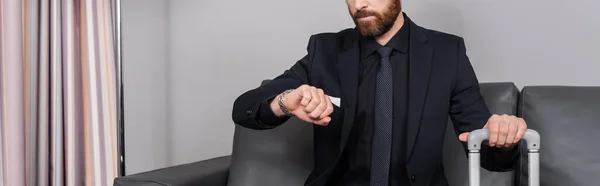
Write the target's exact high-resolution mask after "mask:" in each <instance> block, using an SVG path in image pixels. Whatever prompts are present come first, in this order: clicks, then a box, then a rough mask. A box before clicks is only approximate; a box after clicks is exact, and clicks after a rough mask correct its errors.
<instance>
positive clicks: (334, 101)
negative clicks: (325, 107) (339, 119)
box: [329, 96, 342, 107]
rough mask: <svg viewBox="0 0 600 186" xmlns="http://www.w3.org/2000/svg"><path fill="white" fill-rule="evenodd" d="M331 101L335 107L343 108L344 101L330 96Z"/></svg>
mask: <svg viewBox="0 0 600 186" xmlns="http://www.w3.org/2000/svg"><path fill="white" fill-rule="evenodd" d="M329 99H330V100H331V103H333V104H334V105H335V106H338V107H342V99H340V98H336V97H333V96H329Z"/></svg>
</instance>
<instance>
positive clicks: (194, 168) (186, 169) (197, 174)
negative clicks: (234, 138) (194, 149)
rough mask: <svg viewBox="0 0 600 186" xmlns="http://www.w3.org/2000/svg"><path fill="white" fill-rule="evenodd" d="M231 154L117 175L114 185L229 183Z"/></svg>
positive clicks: (184, 185) (220, 185)
mask: <svg viewBox="0 0 600 186" xmlns="http://www.w3.org/2000/svg"><path fill="white" fill-rule="evenodd" d="M230 162H231V157H230V156H222V157H217V158H212V159H208V160H203V161H197V162H193V163H187V164H182V165H176V166H172V167H166V168H161V169H156V170H152V171H147V172H142V173H138V174H133V175H128V176H124V177H117V178H115V180H114V183H113V186H188V185H213V186H225V185H227V175H228V168H229V165H230Z"/></svg>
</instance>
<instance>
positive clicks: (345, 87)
mask: <svg viewBox="0 0 600 186" xmlns="http://www.w3.org/2000/svg"><path fill="white" fill-rule="evenodd" d="M342 40H343V42H344V43H343V48H342V50H341V51H340V52H339V53H338V56H337V62H336V65H337V69H338V78H339V82H340V87H341V92H342V96H343V97H342V106H343V107H344V110H345V113H344V121H343V124H342V131H341V132H342V133H341V141H340V149H339V152H340V154H341V153H342V151H343V149H344V147H345V146H346V143H347V142H348V137H349V136H350V131H351V129H352V126H353V125H354V115H355V112H354V111H355V110H356V109H355V108H356V103H357V94H358V65H359V61H360V55H359V47H358V33H357V32H351V33H350V34H348V35H347V37H346V38H343V39H342Z"/></svg>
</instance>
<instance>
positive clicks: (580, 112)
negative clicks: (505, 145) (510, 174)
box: [517, 86, 600, 186]
mask: <svg viewBox="0 0 600 186" xmlns="http://www.w3.org/2000/svg"><path fill="white" fill-rule="evenodd" d="M519 109H520V110H519V113H520V116H522V117H523V118H524V119H525V121H526V122H527V124H528V127H529V128H530V129H534V130H536V131H537V132H538V133H539V134H540V136H541V143H540V185H544V186H563V185H599V184H600V148H599V147H600V145H598V142H600V87H576V86H529V87H524V88H523V91H522V93H521V99H520V103H519ZM522 152H524V153H525V152H526V150H522ZM523 155H524V156H523V158H521V164H520V165H521V166H520V167H521V174H520V175H518V178H517V180H518V181H519V185H527V179H528V178H529V177H528V170H527V163H528V162H527V157H526V156H525V155H526V154H523Z"/></svg>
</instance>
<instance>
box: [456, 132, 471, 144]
mask: <svg viewBox="0 0 600 186" xmlns="http://www.w3.org/2000/svg"><path fill="white" fill-rule="evenodd" d="M469 134H470V132H465V133H462V134H460V135H458V140H460V141H462V142H468V141H469Z"/></svg>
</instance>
